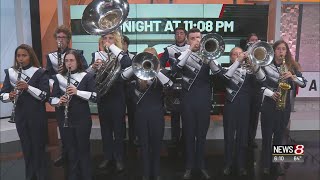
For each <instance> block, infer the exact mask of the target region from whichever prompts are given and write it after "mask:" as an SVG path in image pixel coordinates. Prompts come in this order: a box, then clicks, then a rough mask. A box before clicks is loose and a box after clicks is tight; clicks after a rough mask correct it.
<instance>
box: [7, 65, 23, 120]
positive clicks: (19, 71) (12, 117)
mask: <svg viewBox="0 0 320 180" xmlns="http://www.w3.org/2000/svg"><path fill="white" fill-rule="evenodd" d="M21 74H22V63H19V68H18V77H17V81H16V84H17V83H18V81H21ZM14 92H16V96H15V97H14V99H13V107H12V111H11V117H10V120H9V121H8V122H9V123H15V122H16V121H15V116H16V106H17V101H18V98H19V95H20V94H21V91H20V90H18V89H17V86H16V87H15V88H14Z"/></svg>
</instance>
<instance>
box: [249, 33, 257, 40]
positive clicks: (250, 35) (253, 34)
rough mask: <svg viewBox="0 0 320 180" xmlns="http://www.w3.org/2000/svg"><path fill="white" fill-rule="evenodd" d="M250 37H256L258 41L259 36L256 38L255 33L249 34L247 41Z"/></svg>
mask: <svg viewBox="0 0 320 180" xmlns="http://www.w3.org/2000/svg"><path fill="white" fill-rule="evenodd" d="M252 36H257V38H258V39H259V36H258V35H257V34H256V33H250V34H248V36H247V41H249V39H250V38H251V37H252Z"/></svg>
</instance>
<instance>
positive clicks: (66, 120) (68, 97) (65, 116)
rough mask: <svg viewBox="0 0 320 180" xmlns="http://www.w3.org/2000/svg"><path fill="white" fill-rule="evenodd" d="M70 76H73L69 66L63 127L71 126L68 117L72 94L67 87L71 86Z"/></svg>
mask: <svg viewBox="0 0 320 180" xmlns="http://www.w3.org/2000/svg"><path fill="white" fill-rule="evenodd" d="M70 78H71V71H70V67H69V68H68V73H67V87H66V92H65V94H64V95H65V96H67V99H68V100H67V102H66V104H65V107H64V122H63V127H70V124H69V117H68V113H69V102H70V95H69V94H68V93H67V88H68V87H69V86H70Z"/></svg>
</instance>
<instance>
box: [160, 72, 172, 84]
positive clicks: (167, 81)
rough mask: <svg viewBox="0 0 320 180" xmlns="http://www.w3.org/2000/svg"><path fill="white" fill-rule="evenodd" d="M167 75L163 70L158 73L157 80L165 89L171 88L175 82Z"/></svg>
mask: <svg viewBox="0 0 320 180" xmlns="http://www.w3.org/2000/svg"><path fill="white" fill-rule="evenodd" d="M165 74H167V73H166V72H165V70H161V71H159V72H158V73H157V78H158V79H159V81H160V82H161V84H162V85H163V86H164V87H165V88H169V87H171V86H172V85H173V82H172V81H171V80H170V79H169V78H168V77H167V76H166V75H165Z"/></svg>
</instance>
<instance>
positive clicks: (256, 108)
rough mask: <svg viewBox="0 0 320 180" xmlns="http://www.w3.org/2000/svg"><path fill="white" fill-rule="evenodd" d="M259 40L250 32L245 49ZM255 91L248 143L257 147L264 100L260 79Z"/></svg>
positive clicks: (252, 99) (255, 85) (251, 105)
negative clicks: (261, 108)
mask: <svg viewBox="0 0 320 180" xmlns="http://www.w3.org/2000/svg"><path fill="white" fill-rule="evenodd" d="M258 41H259V38H258V35H257V34H255V33H250V34H249V35H248V37H247V41H246V42H247V45H246V47H245V49H244V50H245V51H247V50H248V48H249V46H250V45H251V44H254V43H256V42H258ZM253 88H254V89H253V90H254V91H253V93H252V96H251V103H250V120H249V128H248V129H249V131H248V145H249V147H252V148H256V147H257V143H256V142H255V138H256V134H257V127H258V122H259V113H260V106H261V100H262V94H261V91H260V89H261V83H259V82H258V81H254V87H253Z"/></svg>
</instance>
